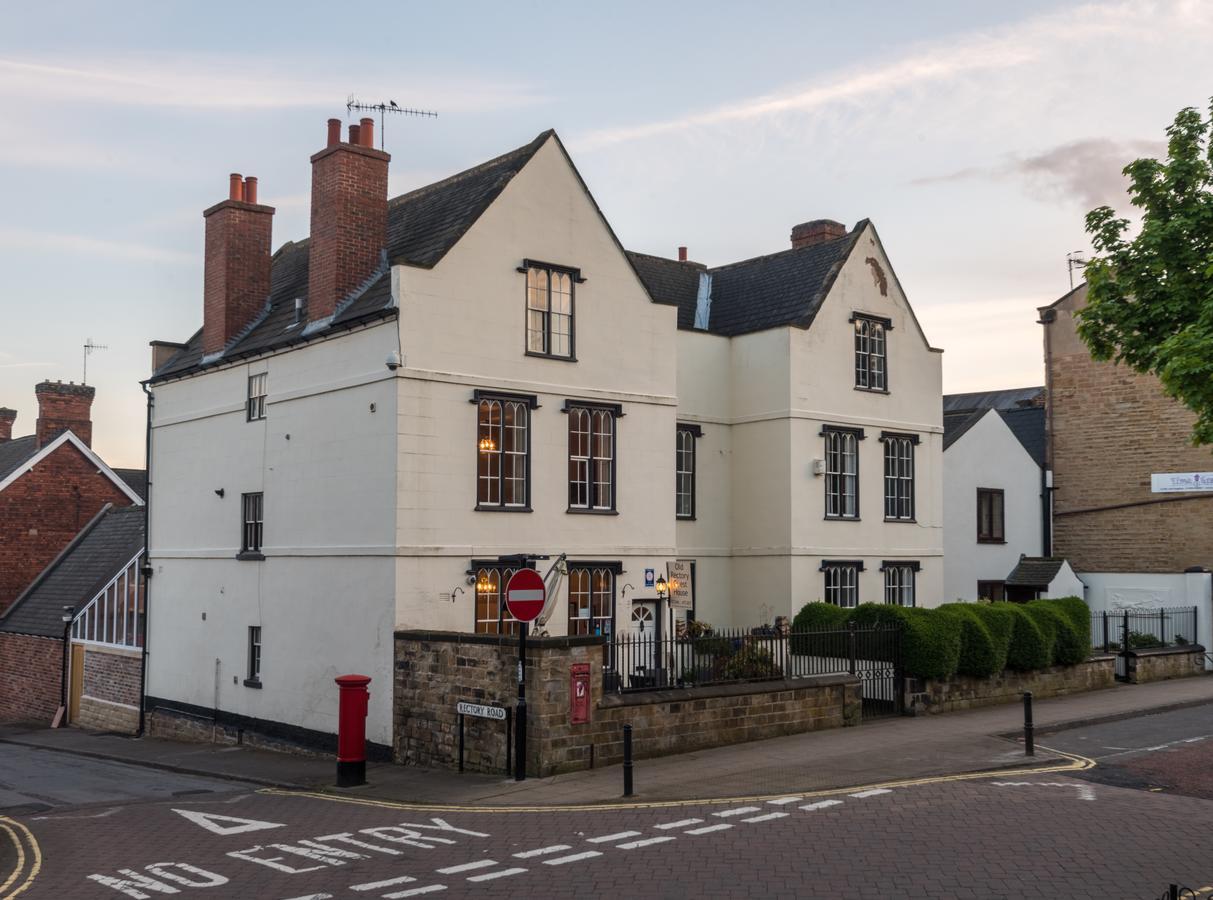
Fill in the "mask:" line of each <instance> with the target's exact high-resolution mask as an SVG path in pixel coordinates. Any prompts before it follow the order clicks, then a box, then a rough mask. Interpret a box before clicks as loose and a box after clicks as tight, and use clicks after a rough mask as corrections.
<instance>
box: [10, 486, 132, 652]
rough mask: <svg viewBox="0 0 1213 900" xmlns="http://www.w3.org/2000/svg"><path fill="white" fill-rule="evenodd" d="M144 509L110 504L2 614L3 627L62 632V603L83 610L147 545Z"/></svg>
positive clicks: (57, 634)
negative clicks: (82, 607) (144, 533)
mask: <svg viewBox="0 0 1213 900" xmlns="http://www.w3.org/2000/svg"><path fill="white" fill-rule="evenodd" d="M143 523H144V510H143V507H139V506H123V507H114V506H106V507H105V508H104V509H102V510H101V512H99V513H98V514H97V515H96V516H94V517H93V520H92V521H91V522H90V523H89V524H88V525H86V526H85V527H84V528H83V529H82V530H81V531H80V533H79V534H78V535H76V537H75V538H74V539H73V540H72V542H71V543H70V544H68V545H67V547H66V548H64V550H63V552H61V553H60V554H59V556H57V557H56V558H55V559H54V561H53V562H51V564H50V565H49V566H47V567H46V568H45V569H43V571H42V573H41V574H40V575H39V576H38V577H37V578H36V579H34V581H33V583H32V584H30V586H29V587H27V588H26V589H25V590H24V591H23V592H22V593H21V596H19V597H18V598H17V599H16V601H15V602H14V603H13V605H12V606H10V607H9V609H8V611H7V612H6V613H5V614H4V616H3V617H0V631H7V632H16V633H18V634H33V635H40V636H42V637H54V638H61V637H62V636H63V620H62V619H61V616H62V613H63V607H65V606H74V607H76V608H77V609H79V608H80V607H81V606H83V605H84V604H85V603H87V602H88V601H89V600H91V599H93V597H94V596H96V594H97V592H98V591H99V590H101V588H103V587H105V585H106V583H107V582H108V581H109V580H110V579H111V578H113V577H114V576H115V575H117V574H118V573H119V572H120V571H122V568H123V567H124V566H125V565H126V564H127V563H129V562H130V561H131V560H132V559H133V558H134V557H135V555H136V554H137V553H138V552H139V551H140V550H141V549H142V548H143Z"/></svg>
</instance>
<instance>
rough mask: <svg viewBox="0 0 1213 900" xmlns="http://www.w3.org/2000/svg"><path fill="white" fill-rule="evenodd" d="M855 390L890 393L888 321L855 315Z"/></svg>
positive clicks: (889, 328) (852, 319) (853, 318)
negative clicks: (887, 342) (887, 340)
mask: <svg viewBox="0 0 1213 900" xmlns="http://www.w3.org/2000/svg"><path fill="white" fill-rule="evenodd" d="M851 321H852V322H854V323H855V388H856V389H857V390H861V391H888V389H889V371H888V357H887V344H886V333H887V332H888V331H890V330H891V327H892V326H891V325H890V323H889V320H888V319H880V318H876V317H875V316H864V315H860V314H859V313H855V315H853V316H852V317H851Z"/></svg>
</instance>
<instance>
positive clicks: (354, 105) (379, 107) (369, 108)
mask: <svg viewBox="0 0 1213 900" xmlns="http://www.w3.org/2000/svg"><path fill="white" fill-rule="evenodd" d="M345 109H346V112H351V113H352V112H353V111H354V110H358V112H377V113H379V149H380V150H382V149H383V146H384V139H385V137H386V132H387V129H386V128H384V125H383V117H384V115H385V114H387V113H398V114H399V115H402V116H423V117H425V118H430V119H436V118H438V113H436V112H434V111H433V110H428V109H413V108H411V107H408V106H399V105H397V103H396V101H395V100H388V101H386V102H382V101H381V102H379V103H362V102H360V101H358V100H357V99H356V98H355V97H354V95H353V94H350V95H349V96H348V97H346V98H345Z"/></svg>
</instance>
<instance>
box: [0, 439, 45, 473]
mask: <svg viewBox="0 0 1213 900" xmlns="http://www.w3.org/2000/svg"><path fill="white" fill-rule="evenodd" d="M37 454H38V437H37V435H33V434H27V435H26V436H25V437H19V438H14V439H13V440H11V441H5V442H4V443H3V444H0V482H3V481H4V479H6V478H8V476H9V475H12V474H13V472H15V471H17V470H18V469H20V468H21V466H23V465H24V464H25V463H27V462H29V461H30V460H31V459H33V458H34V457H35V456H36V455H37Z"/></svg>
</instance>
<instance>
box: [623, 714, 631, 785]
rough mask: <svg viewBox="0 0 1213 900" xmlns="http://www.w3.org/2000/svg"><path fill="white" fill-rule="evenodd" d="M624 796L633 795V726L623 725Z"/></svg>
mask: <svg viewBox="0 0 1213 900" xmlns="http://www.w3.org/2000/svg"><path fill="white" fill-rule="evenodd" d="M623 796H625V797H630V796H632V726H631V725H624V726H623Z"/></svg>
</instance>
